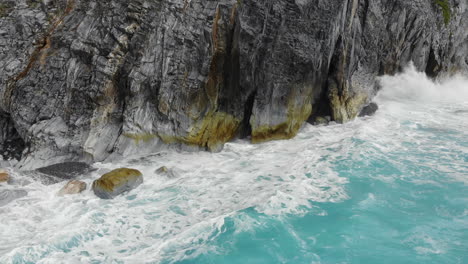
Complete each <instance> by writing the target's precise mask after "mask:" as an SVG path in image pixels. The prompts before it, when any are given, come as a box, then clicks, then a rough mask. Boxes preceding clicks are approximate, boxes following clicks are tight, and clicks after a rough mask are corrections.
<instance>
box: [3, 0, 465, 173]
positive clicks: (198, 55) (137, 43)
mask: <svg viewBox="0 0 468 264" xmlns="http://www.w3.org/2000/svg"><path fill="white" fill-rule="evenodd" d="M410 61H413V62H414V64H415V66H416V67H417V68H418V69H419V70H421V71H426V72H427V73H428V74H429V75H431V76H437V75H438V74H439V73H449V74H450V73H455V72H461V71H468V3H467V2H466V0H411V1H407V0H218V1H215V0H132V1H127V0H107V1H97V0H96V1H93V0H68V1H67V0H42V1H41V0H10V1H8V0H1V1H0V154H2V155H3V156H4V158H11V157H14V158H17V159H21V162H20V163H19V165H18V166H20V167H23V168H33V167H35V166H44V165H47V164H51V163H56V162H60V161H64V160H85V161H89V162H91V161H102V160H106V159H113V158H118V157H120V156H122V155H128V154H131V153H144V152H150V151H155V150H158V149H161V148H166V147H177V148H185V149H194V150H197V149H207V150H211V151H217V150H220V149H221V148H222V146H223V144H224V143H225V142H227V141H229V140H231V139H233V138H236V137H250V138H251V140H252V142H254V143H257V142H263V141H268V140H274V139H285V138H291V137H293V136H295V135H296V133H297V132H298V130H299V129H300V127H301V126H302V125H303V124H304V122H307V121H309V122H313V121H314V120H315V119H316V118H319V117H324V116H330V118H331V119H332V120H335V121H337V122H346V121H348V120H350V119H353V118H354V117H356V115H358V114H359V112H360V110H361V109H362V107H363V106H365V105H366V104H367V103H369V102H370V100H371V99H372V96H373V95H374V94H375V91H376V90H377V89H378V86H377V85H376V82H375V80H376V77H377V76H379V75H382V74H393V73H396V72H398V71H399V70H401V69H402V67H404V66H405V65H407V64H408V63H409V62H410Z"/></svg>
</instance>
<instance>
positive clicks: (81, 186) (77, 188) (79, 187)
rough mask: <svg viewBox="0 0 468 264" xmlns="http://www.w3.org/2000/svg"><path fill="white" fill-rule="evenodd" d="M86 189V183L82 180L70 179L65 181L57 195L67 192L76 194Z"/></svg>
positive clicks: (66, 193)
mask: <svg viewBox="0 0 468 264" xmlns="http://www.w3.org/2000/svg"><path fill="white" fill-rule="evenodd" d="M84 190H86V183H85V182H82V181H76V180H72V181H69V182H67V184H66V185H65V186H63V188H62V189H60V191H59V192H58V195H59V196H64V195H68V194H78V193H81V192H83V191H84Z"/></svg>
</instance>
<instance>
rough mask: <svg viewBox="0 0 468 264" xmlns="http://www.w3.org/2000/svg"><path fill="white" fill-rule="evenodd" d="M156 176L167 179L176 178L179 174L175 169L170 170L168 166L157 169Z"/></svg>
mask: <svg viewBox="0 0 468 264" xmlns="http://www.w3.org/2000/svg"><path fill="white" fill-rule="evenodd" d="M155 173H156V174H158V175H164V176H166V177H167V178H176V177H177V173H176V172H175V171H174V170H173V169H169V168H167V167H166V166H162V167H161V168H159V169H157V170H156V171H155Z"/></svg>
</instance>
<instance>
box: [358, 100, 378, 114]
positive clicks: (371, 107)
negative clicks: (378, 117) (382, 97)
mask: <svg viewBox="0 0 468 264" xmlns="http://www.w3.org/2000/svg"><path fill="white" fill-rule="evenodd" d="M377 110H379V106H378V105H377V104H376V103H370V104H368V105H366V106H365V107H364V108H363V109H362V110H361V112H360V113H359V116H360V117H363V116H372V115H374V114H375V112H377Z"/></svg>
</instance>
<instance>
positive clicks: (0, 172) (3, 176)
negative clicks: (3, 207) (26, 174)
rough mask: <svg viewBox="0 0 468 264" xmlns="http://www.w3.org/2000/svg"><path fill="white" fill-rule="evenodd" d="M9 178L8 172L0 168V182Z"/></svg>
mask: <svg viewBox="0 0 468 264" xmlns="http://www.w3.org/2000/svg"><path fill="white" fill-rule="evenodd" d="M8 180H10V174H8V171H6V170H3V169H0V182H8Z"/></svg>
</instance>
